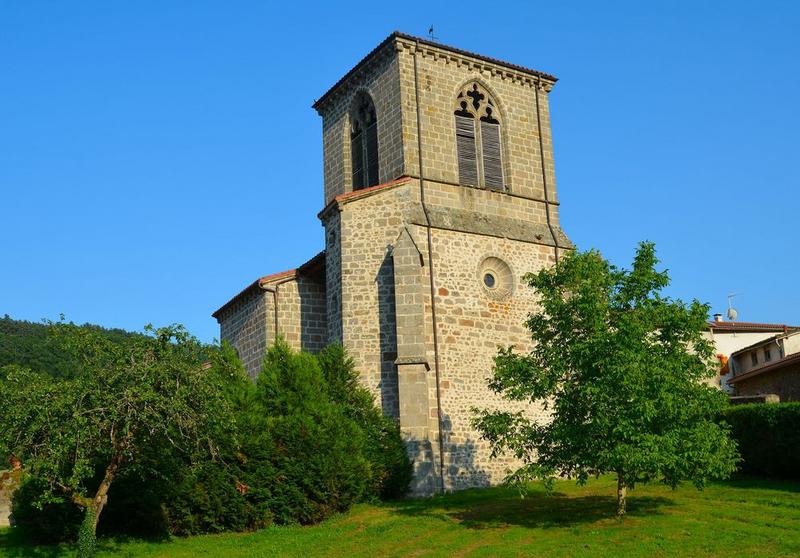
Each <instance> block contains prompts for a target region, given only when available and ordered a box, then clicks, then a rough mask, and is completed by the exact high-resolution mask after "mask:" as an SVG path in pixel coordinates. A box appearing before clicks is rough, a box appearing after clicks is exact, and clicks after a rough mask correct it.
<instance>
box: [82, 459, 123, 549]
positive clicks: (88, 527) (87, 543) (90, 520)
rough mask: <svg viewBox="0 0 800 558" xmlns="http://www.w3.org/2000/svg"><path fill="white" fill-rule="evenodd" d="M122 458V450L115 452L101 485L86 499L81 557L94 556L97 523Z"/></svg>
mask: <svg viewBox="0 0 800 558" xmlns="http://www.w3.org/2000/svg"><path fill="white" fill-rule="evenodd" d="M122 459H123V454H122V452H121V451H118V452H117V453H115V454H114V456H113V457H112V458H111V463H109V464H108V467H106V473H105V475H103V480H102V481H100V486H98V487H97V492H96V493H95V495H94V498H92V499H88V498H87V499H85V500H84V501H85V506H86V513H85V515H84V518H83V523H82V524H81V528H80V531H79V532H78V557H79V558H92V556H94V553H95V547H96V544H97V524H98V523H100V514H101V513H103V508H105V506H106V502H107V501H108V489H109V488H111V483H112V482H113V481H114V478H115V477H116V476H117V471H118V470H119V466H120V465H121V464H122Z"/></svg>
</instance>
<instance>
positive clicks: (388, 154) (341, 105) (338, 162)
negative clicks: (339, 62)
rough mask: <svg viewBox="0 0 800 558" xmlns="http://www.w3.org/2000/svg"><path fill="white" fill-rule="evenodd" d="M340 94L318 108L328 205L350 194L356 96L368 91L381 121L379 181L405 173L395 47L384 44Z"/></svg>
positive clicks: (379, 130)
mask: <svg viewBox="0 0 800 558" xmlns="http://www.w3.org/2000/svg"><path fill="white" fill-rule="evenodd" d="M347 81H348V82H349V87H346V86H345V87H341V88H339V89H338V90H337V94H335V95H333V96H332V98H330V99H328V100H326V101H325V102H324V103H323V104H321V105H320V106H317V107H316V108H317V110H318V112H319V114H320V115H321V116H322V151H323V169H324V178H325V204H328V203H330V202H331V200H333V198H334V197H336V196H338V195H340V194H344V193H347V192H351V191H352V190H353V185H352V160H351V154H350V112H351V110H352V108H353V106H352V105H353V100H354V98H355V97H356V95H357V94H358V93H359V92H361V91H365V92H367V93H368V94H369V96H370V97H371V98H372V101H373V103H374V104H375V113H376V116H377V119H378V178H379V180H378V182H379V183H384V182H389V181H390V180H392V179H394V178H396V177H398V176H400V175H402V174H403V128H402V123H401V101H400V86H399V74H398V65H397V57H396V56H395V53H394V48H393V46H392V45H388V44H387V45H385V46H384V47H383V49H382V50H381V52H380V53H378V54H377V56H376V57H375V59H374V61H373V63H372V64H370V65H369V67H368V68H365V69H364V70H363V71H361V72H359V73H358V74H356V75H353V76H350V78H348V80H347Z"/></svg>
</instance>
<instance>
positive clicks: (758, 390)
mask: <svg viewBox="0 0 800 558" xmlns="http://www.w3.org/2000/svg"><path fill="white" fill-rule="evenodd" d="M763 394H775V395H777V396H778V397H779V398H780V401H781V403H786V402H789V401H800V363H798V364H794V365H789V366H784V367H783V368H779V369H777V370H771V371H769V372H765V373H763V374H758V375H757V376H753V377H752V378H747V379H744V380H739V381H737V382H736V395H738V396H745V395H763Z"/></svg>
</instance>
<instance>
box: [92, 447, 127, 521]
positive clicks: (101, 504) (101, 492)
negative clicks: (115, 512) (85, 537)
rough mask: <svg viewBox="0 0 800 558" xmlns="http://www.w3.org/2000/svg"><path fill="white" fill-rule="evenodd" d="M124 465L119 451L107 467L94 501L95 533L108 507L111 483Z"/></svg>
mask: <svg viewBox="0 0 800 558" xmlns="http://www.w3.org/2000/svg"><path fill="white" fill-rule="evenodd" d="M121 464H122V452H121V451H119V452H117V453H115V454H114V456H113V457H112V458H111V463H109V464H108V467H106V474H105V475H104V476H103V480H102V481H100V486H98V487H97V492H96V493H95V495H94V499H93V501H92V508H93V509H94V531H97V524H98V523H99V522H100V514H101V513H103V508H105V507H106V502H108V489H109V488H111V483H112V482H113V480H114V478H115V477H116V476H117V471H118V470H119V466H120V465H121Z"/></svg>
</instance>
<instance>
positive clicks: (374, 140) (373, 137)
mask: <svg viewBox="0 0 800 558" xmlns="http://www.w3.org/2000/svg"><path fill="white" fill-rule="evenodd" d="M366 140H367V173H366V179H367V181H366V182H365V183H364V186H375V185H376V184H377V183H378V123H377V122H373V123H372V124H370V126H369V127H368V128H367V137H366Z"/></svg>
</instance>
